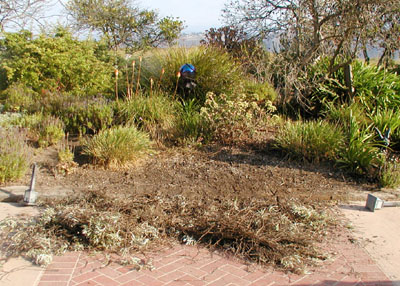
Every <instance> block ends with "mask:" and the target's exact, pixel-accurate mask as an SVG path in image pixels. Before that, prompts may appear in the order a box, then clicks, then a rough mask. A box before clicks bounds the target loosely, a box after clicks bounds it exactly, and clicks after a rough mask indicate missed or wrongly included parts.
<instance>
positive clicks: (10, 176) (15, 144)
mask: <svg viewBox="0 0 400 286" xmlns="http://www.w3.org/2000/svg"><path fill="white" fill-rule="evenodd" d="M0 138H1V140H0V183H5V182H9V181H13V180H17V179H19V178H21V177H22V176H23V175H24V174H25V173H26V172H27V170H28V168H29V164H30V154H31V152H30V151H29V147H28V145H27V144H26V142H25V135H24V134H23V133H21V132H20V131H18V130H17V129H5V128H0Z"/></svg>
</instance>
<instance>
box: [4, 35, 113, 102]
mask: <svg viewBox="0 0 400 286" xmlns="http://www.w3.org/2000/svg"><path fill="white" fill-rule="evenodd" d="M0 46H1V47H2V59H1V62H0V76H1V78H0V86H1V87H2V88H6V87H7V86H8V85H10V84H12V83H15V82H20V83H22V84H23V85H25V86H30V87H32V89H33V90H34V91H36V92H38V93H42V92H43V91H46V90H50V91H53V92H54V91H69V92H73V93H75V94H79V95H82V94H83V95H96V94H98V93H104V92H108V93H110V92H112V88H113V85H112V75H113V68H112V65H111V63H110V62H104V61H101V60H100V57H99V56H98V55H97V52H98V50H100V47H99V44H98V43H96V42H94V41H90V40H86V41H80V40H78V39H76V38H74V37H73V36H72V34H71V33H70V32H69V31H67V30H66V29H65V28H60V27H59V28H57V29H56V30H55V31H54V32H52V33H51V34H49V35H45V34H41V35H39V36H37V37H34V36H33V35H32V33H31V32H28V31H21V32H18V33H3V37H2V38H1V39H0Z"/></svg>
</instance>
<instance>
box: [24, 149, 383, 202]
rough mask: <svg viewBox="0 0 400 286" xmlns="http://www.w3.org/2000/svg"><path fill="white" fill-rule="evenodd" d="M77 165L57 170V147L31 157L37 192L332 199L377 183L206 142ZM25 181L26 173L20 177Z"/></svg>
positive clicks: (261, 152)
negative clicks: (125, 164) (124, 160)
mask: <svg viewBox="0 0 400 286" xmlns="http://www.w3.org/2000/svg"><path fill="white" fill-rule="evenodd" d="M78 160H79V161H80V163H81V164H80V166H79V167H78V168H76V169H75V170H73V171H72V172H71V173H70V174H68V175H64V174H62V172H59V171H57V168H56V165H57V152H56V150H55V149H53V148H49V149H46V150H42V151H38V152H37V154H36V156H35V161H36V162H37V164H38V166H39V169H40V172H39V175H38V177H37V182H36V187H37V189H38V191H39V192H44V193H45V192H48V191H54V188H56V187H57V189H63V188H64V189H71V190H74V191H79V190H83V191H84V190H88V189H92V190H107V191H109V192H123V191H128V192H133V193H143V192H144V193H147V192H154V191H156V192H168V193H171V192H172V193H180V192H183V191H187V190H191V191H199V192H202V193H203V192H206V193H207V192H212V193H214V194H219V193H221V195H222V194H223V193H225V192H233V193H238V194H239V193H240V194H241V195H245V196H246V195H248V196H252V195H254V194H256V193H259V192H270V193H271V195H272V193H274V192H276V191H278V192H284V193H287V194H290V195H293V196H303V197H304V196H305V197H310V200H315V199H317V200H320V199H321V200H327V201H330V202H331V203H332V204H336V203H337V202H338V201H342V202H343V201H347V200H349V199H352V198H353V199H354V198H358V199H360V198H361V200H363V199H364V197H366V194H367V193H368V192H373V191H376V190H377V186H376V185H374V184H369V183H365V182H360V181H357V180H356V179H354V178H351V177H349V176H347V175H345V174H344V173H343V172H342V170H340V169H339V168H336V167H333V166H330V165H329V164H325V165H324V164H311V163H307V162H306V163H299V162H295V161H291V160H290V159H287V158H284V157H283V156H282V154H280V153H279V152H277V151H274V150H271V149H270V150H269V151H266V148H265V149H264V150H262V149H257V150H254V149H253V150H249V149H240V148H231V147H206V148H203V149H200V150H199V149H197V150H194V149H165V150H162V151H158V152H157V153H155V154H153V155H149V156H148V157H146V158H144V159H142V160H141V161H139V162H137V163H135V165H133V166H131V167H129V168H125V169H120V170H107V169H104V168H101V167H94V166H93V165H92V164H88V162H87V160H86V158H79V157H78ZM24 180H25V181H29V175H27V176H26V177H25V178H24Z"/></svg>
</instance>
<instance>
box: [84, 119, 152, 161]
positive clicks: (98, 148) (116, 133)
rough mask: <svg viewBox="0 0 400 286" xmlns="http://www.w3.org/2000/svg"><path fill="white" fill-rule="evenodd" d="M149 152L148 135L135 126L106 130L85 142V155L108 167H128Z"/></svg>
mask: <svg viewBox="0 0 400 286" xmlns="http://www.w3.org/2000/svg"><path fill="white" fill-rule="evenodd" d="M149 151H150V139H149V136H148V134H146V133H145V132H143V131H139V130H138V129H137V128H136V127H135V126H116V127H112V128H110V129H104V130H102V131H100V132H99V133H98V134H95V135H94V136H93V137H92V138H88V139H86V140H84V142H83V153H84V154H86V155H89V156H90V157H91V158H92V159H93V161H94V162H95V163H96V164H99V165H103V166H106V167H123V166H126V165H128V164H129V163H132V162H134V161H135V160H136V159H138V158H140V157H141V156H143V155H144V154H145V153H147V152H149Z"/></svg>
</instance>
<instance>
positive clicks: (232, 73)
mask: <svg viewBox="0 0 400 286" xmlns="http://www.w3.org/2000/svg"><path fill="white" fill-rule="evenodd" d="M185 63H190V64H192V65H194V66H195V68H196V84H197V86H196V88H195V89H194V90H193V91H192V94H191V96H192V97H194V98H197V99H199V100H200V101H203V102H204V100H205V95H206V93H207V92H209V91H212V92H214V93H216V94H219V93H232V92H233V91H237V90H238V89H240V88H241V83H242V79H243V74H242V71H241V68H240V65H239V64H238V63H236V62H235V61H234V60H233V59H232V58H231V57H230V56H229V54H228V53H227V52H224V51H223V50H220V49H217V48H213V47H204V46H201V47H194V48H190V49H187V48H176V47H175V48H169V49H166V50H159V51H155V52H154V53H152V54H151V55H149V56H148V57H146V58H145V59H144V64H143V65H144V68H143V70H144V73H143V77H144V80H145V81H146V80H147V81H149V80H150V78H153V79H154V80H157V79H159V78H160V75H161V70H162V69H164V70H165V74H164V75H163V77H162V79H161V85H160V86H161V88H162V89H163V90H165V91H168V92H169V93H171V94H172V93H173V92H174V90H175V87H176V82H177V73H178V71H179V69H180V67H181V66H182V65H183V64H185ZM181 95H182V94H181Z"/></svg>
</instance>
